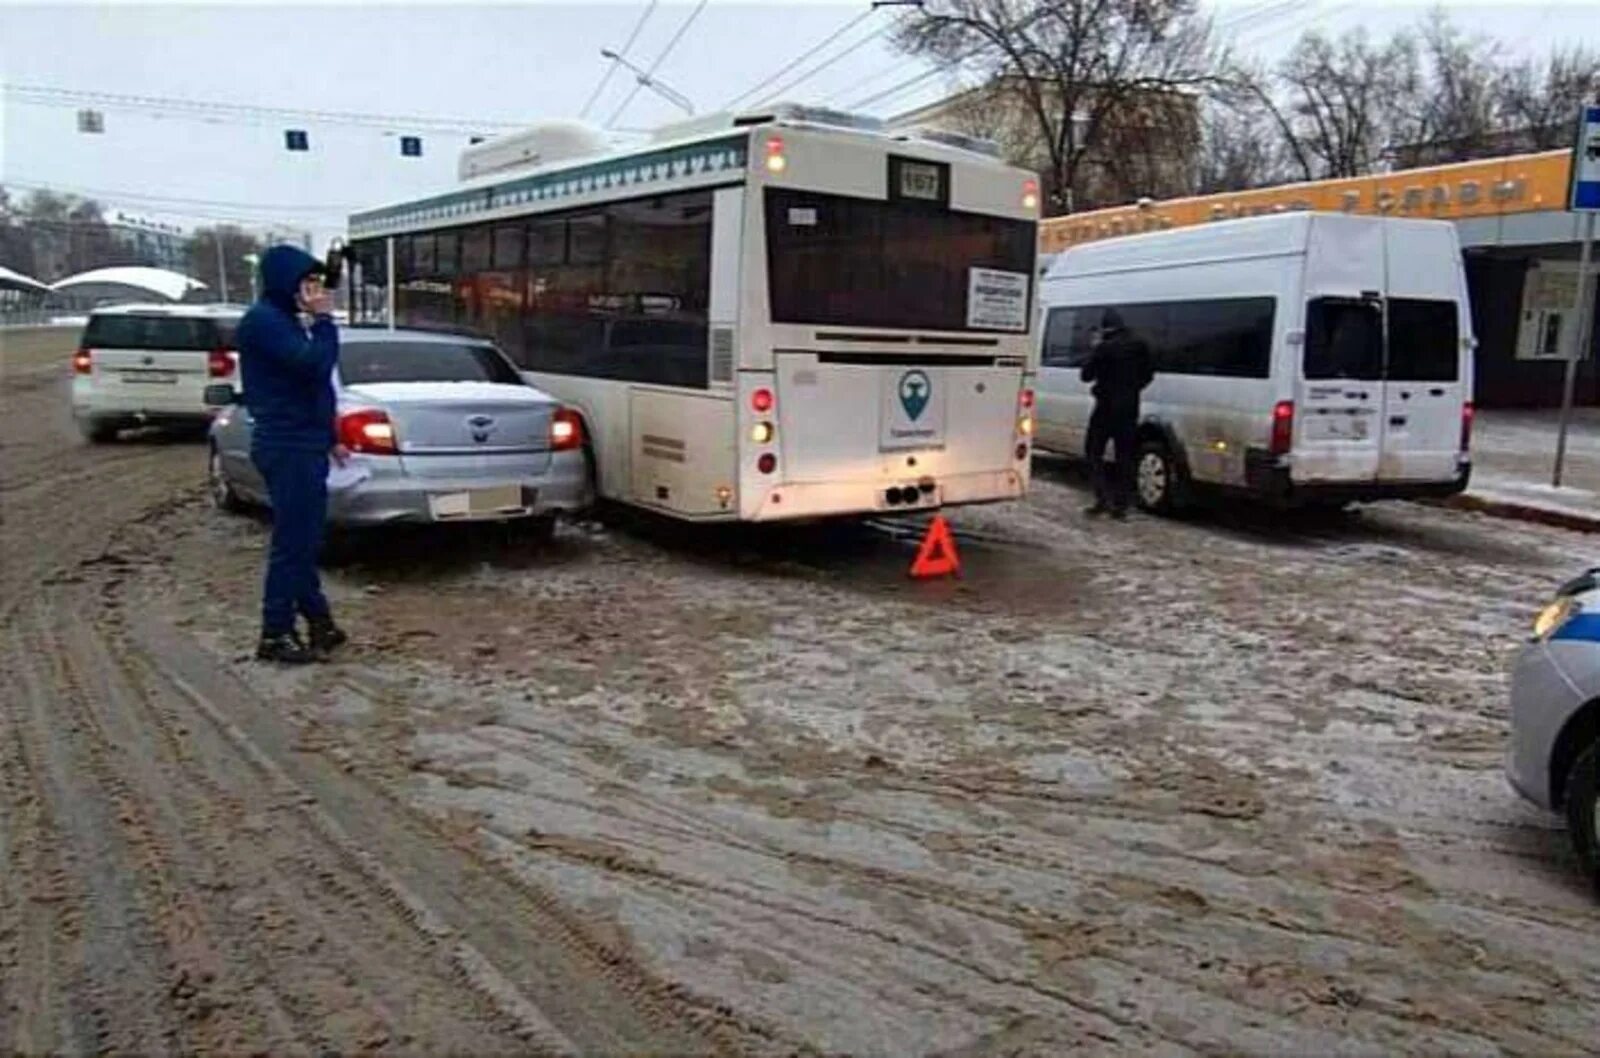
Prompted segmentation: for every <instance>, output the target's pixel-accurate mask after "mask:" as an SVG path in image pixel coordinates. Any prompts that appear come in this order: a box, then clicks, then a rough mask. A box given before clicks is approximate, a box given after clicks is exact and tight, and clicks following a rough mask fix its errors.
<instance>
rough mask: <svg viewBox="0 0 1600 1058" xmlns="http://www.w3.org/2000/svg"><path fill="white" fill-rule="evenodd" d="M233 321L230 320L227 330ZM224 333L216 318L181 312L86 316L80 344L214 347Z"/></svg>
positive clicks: (100, 346)
mask: <svg viewBox="0 0 1600 1058" xmlns="http://www.w3.org/2000/svg"><path fill="white" fill-rule="evenodd" d="M231 330H232V323H231V321H229V331H230V332H231ZM224 338H225V335H224V334H223V333H222V330H221V329H220V328H219V327H218V326H217V321H215V320H210V319H198V318H195V317H184V316H135V315H105V316H91V317H89V326H88V328H87V329H85V330H84V332H83V344H84V345H85V346H87V347H89V348H91V349H193V350H196V351H200V350H209V349H216V348H219V347H221V346H223V345H224V344H231V343H228V342H225V341H224Z"/></svg>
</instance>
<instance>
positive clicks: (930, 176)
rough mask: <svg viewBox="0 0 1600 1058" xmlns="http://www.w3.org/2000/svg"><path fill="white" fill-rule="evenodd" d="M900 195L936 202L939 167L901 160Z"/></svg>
mask: <svg viewBox="0 0 1600 1058" xmlns="http://www.w3.org/2000/svg"><path fill="white" fill-rule="evenodd" d="M900 197H901V198H915V199H920V200H921V201H923V202H938V201H939V200H940V199H941V198H942V197H943V196H942V195H940V194H939V167H938V166H937V165H920V164H918V163H916V162H902V163H901V165H900Z"/></svg>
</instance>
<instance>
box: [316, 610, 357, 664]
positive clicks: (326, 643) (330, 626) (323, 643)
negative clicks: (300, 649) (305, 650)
mask: <svg viewBox="0 0 1600 1058" xmlns="http://www.w3.org/2000/svg"><path fill="white" fill-rule="evenodd" d="M306 624H307V626H308V628H309V632H310V637H311V649H312V651H313V652H315V653H316V654H318V655H319V656H321V657H327V656H328V655H329V654H332V653H333V652H334V651H335V650H338V649H339V648H340V647H342V646H344V645H345V644H346V643H348V642H349V641H350V637H349V636H347V635H345V634H344V629H342V628H340V627H339V626H338V625H336V624H334V623H333V618H332V617H308V618H306Z"/></svg>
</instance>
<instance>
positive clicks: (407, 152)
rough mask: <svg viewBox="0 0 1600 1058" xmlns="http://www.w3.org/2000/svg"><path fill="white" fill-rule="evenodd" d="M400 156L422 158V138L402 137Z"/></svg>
mask: <svg viewBox="0 0 1600 1058" xmlns="http://www.w3.org/2000/svg"><path fill="white" fill-rule="evenodd" d="M400 156H401V157H402V158H421V157H422V137H421V136H401V137H400Z"/></svg>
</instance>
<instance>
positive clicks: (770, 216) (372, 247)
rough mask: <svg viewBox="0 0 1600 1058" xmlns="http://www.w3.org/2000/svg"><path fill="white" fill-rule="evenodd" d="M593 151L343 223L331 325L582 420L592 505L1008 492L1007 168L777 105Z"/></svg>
mask: <svg viewBox="0 0 1600 1058" xmlns="http://www.w3.org/2000/svg"><path fill="white" fill-rule="evenodd" d="M608 151H609V148H606V147H605V146H604V144H603V143H599V142H597V141H596V139H595V137H593V136H592V134H585V133H584V132H583V130H581V129H580V128H578V127H574V126H554V127H546V128H543V129H537V130H530V132H528V133H524V134H520V135H517V136H512V137H507V138H504V139H500V140H494V141H491V142H489V143H486V144H483V145H482V146H479V147H474V148H469V149H468V150H467V152H466V153H465V154H464V155H463V157H462V162H461V170H462V176H463V180H464V182H463V184H462V186H461V187H460V188H458V189H456V190H453V191H450V192H448V193H445V194H440V195H437V196H434V197H431V198H426V199H422V200H419V201H415V202H410V203H405V204H402V205H396V206H391V207H387V208H384V209H377V210H373V211H370V212H366V213H361V214H357V215H356V216H354V217H352V218H351V222H350V232H351V255H352V260H353V268H354V272H355V280H354V281H353V282H352V283H351V297H352V302H353V304H352V312H353V315H354V316H355V318H356V319H357V320H366V321H379V320H383V321H388V322H390V323H391V325H398V326H405V327H431V326H439V327H469V328H472V329H475V330H478V331H481V332H484V333H487V334H488V335H490V336H492V337H493V338H494V339H495V340H496V342H497V343H498V344H499V345H500V346H501V347H502V348H503V349H504V350H505V351H506V352H507V353H508V354H509V355H510V356H511V358H512V359H513V360H514V361H516V362H517V363H518V365H519V366H520V367H522V368H523V370H524V371H525V373H526V374H527V377H528V378H529V379H530V381H532V382H533V383H534V384H536V385H538V386H539V387H541V388H543V389H546V390H548V391H549V392H551V393H553V394H555V395H556V396H557V397H558V398H560V399H561V400H562V401H564V402H566V403H567V404H569V405H571V406H573V407H575V408H577V409H578V410H579V411H580V412H581V414H582V416H583V420H584V425H585V428H586V430H585V432H586V437H587V439H588V442H589V445H590V447H591V450H592V453H593V466H594V471H595V475H596V481H595V486H596V491H597V493H598V494H599V495H601V496H605V497H607V498H610V499H615V500H619V501H623V502H626V503H632V504H638V505H642V506H647V507H651V508H654V509H656V510H659V511H662V512H665V513H667V514H670V515H673V516H676V517H680V518H685V519H693V520H707V521H711V520H739V519H742V520H748V521H767V520H775V519H792V518H815V517H821V516H829V515H842V514H863V513H874V512H881V513H899V512H907V511H917V510H929V509H933V508H937V507H941V506H950V505H956V504H968V503H984V502H990V501H995V500H1005V499H1014V498H1017V497H1020V496H1021V495H1022V494H1023V493H1024V492H1025V491H1026V489H1027V485H1028V475H1029V470H1028V466H1029V458H1030V447H1031V434H1032V429H1033V421H1032V412H1031V408H1032V402H1033V393H1032V389H1031V385H1032V376H1033V370H1034V364H1035V361H1036V357H1037V351H1036V349H1035V331H1036V326H1035V317H1036V309H1035V305H1034V298H1035V290H1034V275H1035V256H1036V240H1037V214H1038V187H1037V184H1036V183H1035V182H1034V179H1033V177H1032V176H1031V174H1029V173H1027V172H1025V171H1023V170H1019V169H1015V168H1012V167H1009V166H1007V165H1004V164H1002V163H1001V162H1000V161H998V160H997V159H996V157H995V156H994V152H993V151H992V149H991V148H989V147H988V146H987V145H984V144H982V143H980V142H977V141H972V140H967V139H963V138H960V137H955V136H950V135H948V134H943V133H932V132H929V133H922V132H917V133H907V134H891V133H888V132H885V131H884V130H883V129H882V128H881V127H880V126H879V125H878V124H877V123H875V122H873V121H872V120H871V119H863V118H858V117H853V116H849V115H841V114H837V113H832V112H826V111H817V110H811V109H805V108H798V107H793V106H784V107H779V108H775V109H772V110H767V111H763V112H762V113H759V114H748V115H739V116H735V115H721V116H718V117H714V118H707V119H703V120H701V121H698V122H692V123H688V124H685V125H680V126H676V127H674V128H670V129H665V130H663V131H662V132H660V133H658V134H657V135H656V136H655V137H654V138H653V140H652V142H651V143H650V144H648V145H647V146H644V147H642V148H639V149H635V150H630V151H627V152H622V153H618V152H615V151H610V152H609V153H608ZM401 444H402V447H403V445H404V439H403V438H402V439H401Z"/></svg>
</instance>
